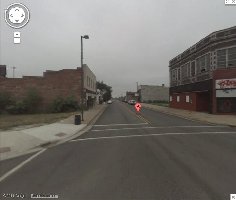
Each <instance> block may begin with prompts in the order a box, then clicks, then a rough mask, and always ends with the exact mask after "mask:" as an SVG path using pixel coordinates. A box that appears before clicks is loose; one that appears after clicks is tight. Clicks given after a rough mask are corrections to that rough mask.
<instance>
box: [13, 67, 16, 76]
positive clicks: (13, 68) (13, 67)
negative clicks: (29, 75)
mask: <svg viewBox="0 0 236 200" xmlns="http://www.w3.org/2000/svg"><path fill="white" fill-rule="evenodd" d="M15 69H16V67H12V77H13V78H15Z"/></svg>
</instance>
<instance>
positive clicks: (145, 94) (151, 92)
mask: <svg viewBox="0 0 236 200" xmlns="http://www.w3.org/2000/svg"><path fill="white" fill-rule="evenodd" d="M138 93H139V101H140V102H148V101H169V88H168V87H165V85H164V84H163V85H162V86H159V85H139V86H138Z"/></svg>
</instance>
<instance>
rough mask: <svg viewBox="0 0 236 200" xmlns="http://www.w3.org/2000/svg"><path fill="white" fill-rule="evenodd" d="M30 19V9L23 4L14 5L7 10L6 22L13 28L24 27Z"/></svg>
mask: <svg viewBox="0 0 236 200" xmlns="http://www.w3.org/2000/svg"><path fill="white" fill-rule="evenodd" d="M29 19H30V12H29V9H28V8H27V7H26V6H25V5H23V4H21V3H13V4H11V5H10V6H8V8H7V9H6V10H5V21H6V23H7V24H8V25H9V26H10V27H12V28H16V29H17V28H22V27H24V26H25V25H26V24H27V23H28V22H29Z"/></svg>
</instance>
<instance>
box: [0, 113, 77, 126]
mask: <svg viewBox="0 0 236 200" xmlns="http://www.w3.org/2000/svg"><path fill="white" fill-rule="evenodd" d="M73 114H75V113H53V114H28V115H5V114H2V115H1V114H0V130H7V129H10V128H13V127H17V126H25V125H32V124H48V123H53V122H56V121H59V120H61V119H64V118H67V117H69V116H71V115H73Z"/></svg>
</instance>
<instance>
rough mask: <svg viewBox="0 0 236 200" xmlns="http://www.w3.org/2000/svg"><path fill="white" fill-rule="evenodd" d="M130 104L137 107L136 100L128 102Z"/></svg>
mask: <svg viewBox="0 0 236 200" xmlns="http://www.w3.org/2000/svg"><path fill="white" fill-rule="evenodd" d="M128 104H130V105H135V104H136V101H135V100H129V101H128Z"/></svg>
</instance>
